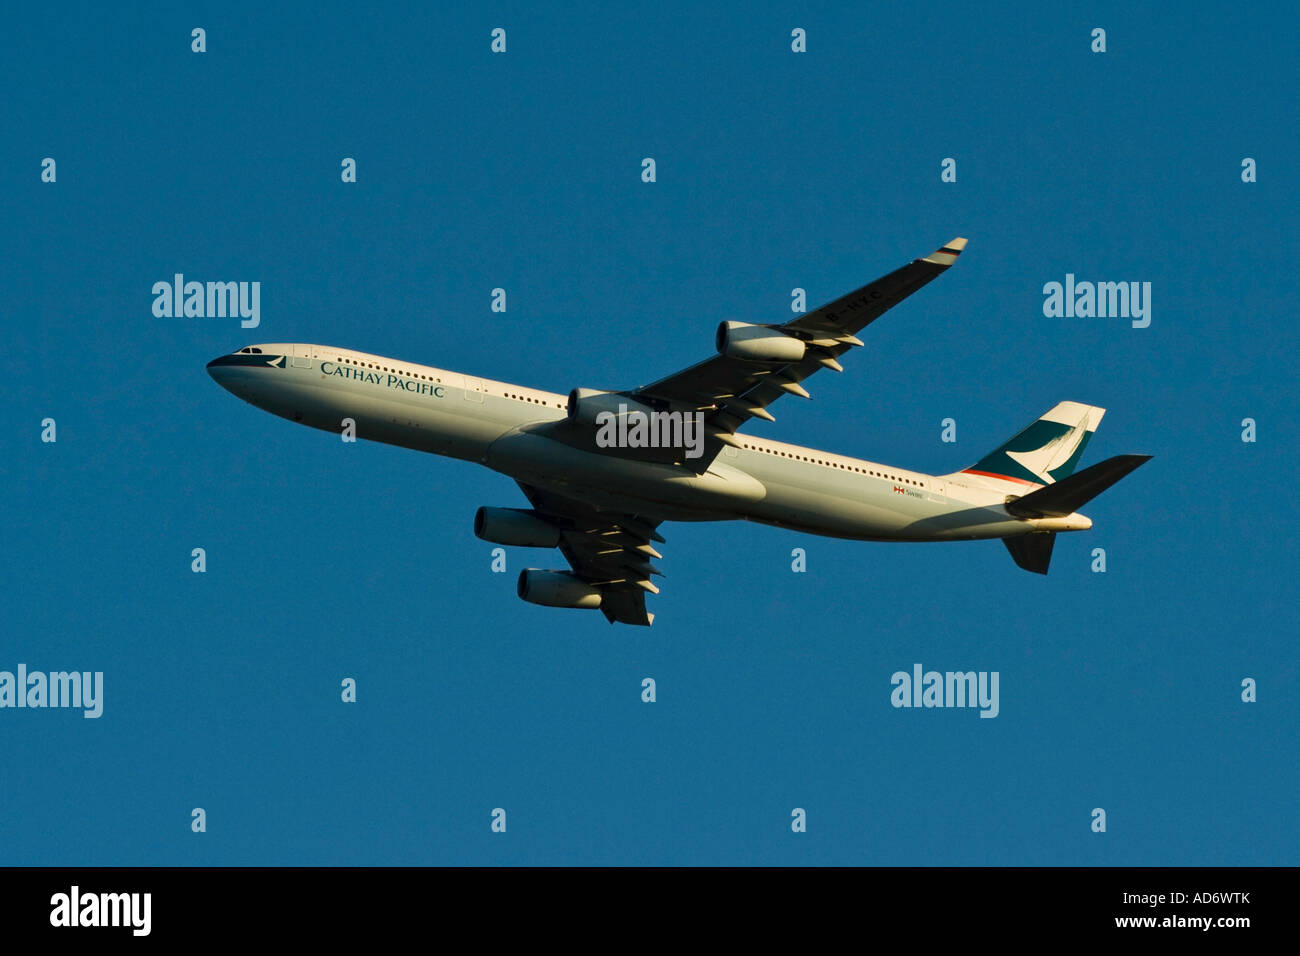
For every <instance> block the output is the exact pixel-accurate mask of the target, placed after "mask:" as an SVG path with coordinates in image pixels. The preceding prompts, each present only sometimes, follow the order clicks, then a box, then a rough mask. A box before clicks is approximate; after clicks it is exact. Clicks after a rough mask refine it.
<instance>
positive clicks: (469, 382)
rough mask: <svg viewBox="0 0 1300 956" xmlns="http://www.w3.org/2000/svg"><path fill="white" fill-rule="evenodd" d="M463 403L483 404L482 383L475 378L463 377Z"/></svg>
mask: <svg viewBox="0 0 1300 956" xmlns="http://www.w3.org/2000/svg"><path fill="white" fill-rule="evenodd" d="M465 401H467V402H478V403H479V404H480V405H481V404H483V382H482V380H480V379H477V378H470V377H469V376H468V375H466V376H465Z"/></svg>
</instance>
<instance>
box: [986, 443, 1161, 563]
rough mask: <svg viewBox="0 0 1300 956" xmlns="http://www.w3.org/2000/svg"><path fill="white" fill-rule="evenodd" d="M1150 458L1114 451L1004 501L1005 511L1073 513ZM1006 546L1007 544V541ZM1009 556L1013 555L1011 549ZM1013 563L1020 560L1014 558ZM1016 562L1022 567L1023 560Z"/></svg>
mask: <svg viewBox="0 0 1300 956" xmlns="http://www.w3.org/2000/svg"><path fill="white" fill-rule="evenodd" d="M1150 460H1151V456H1150V455H1116V456H1115V457H1114V458H1107V459H1106V460H1105V461H1102V462H1098V463H1097V464H1095V465H1093V466H1091V467H1089V468H1085V469H1083V471H1079V472H1075V473H1074V474H1073V475H1070V476H1069V477H1068V478H1062V479H1061V480H1060V481H1058V482H1056V484H1053V485H1048V486H1047V487H1046V488H1040V489H1039V490H1038V491H1033V492H1030V493H1029V494H1027V495H1025V496H1024V497H1023V498H1015V499H1013V500H1011V501H1009V502H1007V504H1006V509H1007V513H1008V514H1011V515H1014V516H1015V517H1017V518H1062V517H1065V516H1066V515H1071V514H1074V513H1075V512H1076V511H1078V510H1079V509H1080V508H1082V507H1083V506H1084V505H1085V504H1087V503H1088V502H1089V501H1091V500H1092V499H1093V498H1096V497H1097V496H1098V495H1099V494H1101V493H1102V492H1103V491H1105V490H1106V489H1107V488H1109V487H1110V486H1111V485H1113V484H1115V482H1117V481H1119V480H1120V479H1121V478H1123V477H1124V476H1125V475H1127V474H1128V473H1129V472H1131V471H1133V470H1134V469H1135V468H1137V467H1138V466H1139V465H1142V464H1144V463H1145V462H1148V461H1150ZM1007 547H1008V548H1009V547H1011V545H1009V544H1008V545H1007ZM1012 557H1015V552H1014V551H1013V552H1012ZM1016 563H1017V564H1019V563H1020V561H1019V559H1018V558H1017V560H1016ZM1020 566H1021V567H1024V565H1023V564H1021V565H1020ZM1030 570H1032V569H1030Z"/></svg>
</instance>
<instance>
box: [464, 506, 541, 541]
mask: <svg viewBox="0 0 1300 956" xmlns="http://www.w3.org/2000/svg"><path fill="white" fill-rule="evenodd" d="M474 533H475V534H476V535H478V536H479V537H480V538H482V539H483V540H484V541H491V542H492V543H493V544H508V545H512V546H513V547H517V548H554V547H556V546H557V545H558V544H559V543H560V529H559V528H557V527H556V526H555V525H553V524H551V523H550V522H549V521H547V520H546V519H545V518H543V517H542V516H541V515H539V514H538V513H537V512H536V511H528V510H525V509H521V508H479V509H478V511H476V512H475V513H474Z"/></svg>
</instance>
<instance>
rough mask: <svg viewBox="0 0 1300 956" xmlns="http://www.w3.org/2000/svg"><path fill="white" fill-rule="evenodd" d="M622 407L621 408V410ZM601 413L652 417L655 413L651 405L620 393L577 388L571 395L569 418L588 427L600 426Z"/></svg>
mask: <svg viewBox="0 0 1300 956" xmlns="http://www.w3.org/2000/svg"><path fill="white" fill-rule="evenodd" d="M620 406H621V408H620ZM601 412H609V413H610V414H611V415H619V414H626V413H628V412H641V413H642V414H643V415H651V414H653V412H654V409H652V408H651V407H650V406H649V405H642V404H641V403H640V402H637V401H633V400H632V399H630V398H628V397H627V396H626V395H620V394H619V393H618V392H602V391H599V390H598V389H594V388H575V389H574V390H573V391H571V392H570V393H569V418H570V419H571V420H573V421H576V422H583V423H585V424H587V425H596V424H599V423H598V422H597V421H596V416H597V415H599V414H600V413H601Z"/></svg>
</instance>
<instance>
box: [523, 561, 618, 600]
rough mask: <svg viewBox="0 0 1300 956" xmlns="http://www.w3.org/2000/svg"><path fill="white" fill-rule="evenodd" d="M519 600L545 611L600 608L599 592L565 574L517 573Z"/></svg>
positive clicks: (555, 572) (537, 571)
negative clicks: (544, 608) (565, 608)
mask: <svg viewBox="0 0 1300 956" xmlns="http://www.w3.org/2000/svg"><path fill="white" fill-rule="evenodd" d="M519 596H520V597H521V598H523V599H524V600H525V601H528V602H529V603H530V604H541V605H542V606H544V607H577V608H590V609H595V608H598V607H600V591H599V590H598V589H597V588H594V587H592V586H591V585H590V584H588V583H587V582H586V581H583V580H582V579H581V578H579V577H578V576H577V575H574V574H570V573H569V572H568V571H540V570H538V569H537V568H528V569H527V570H524V571H520V572H519Z"/></svg>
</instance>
